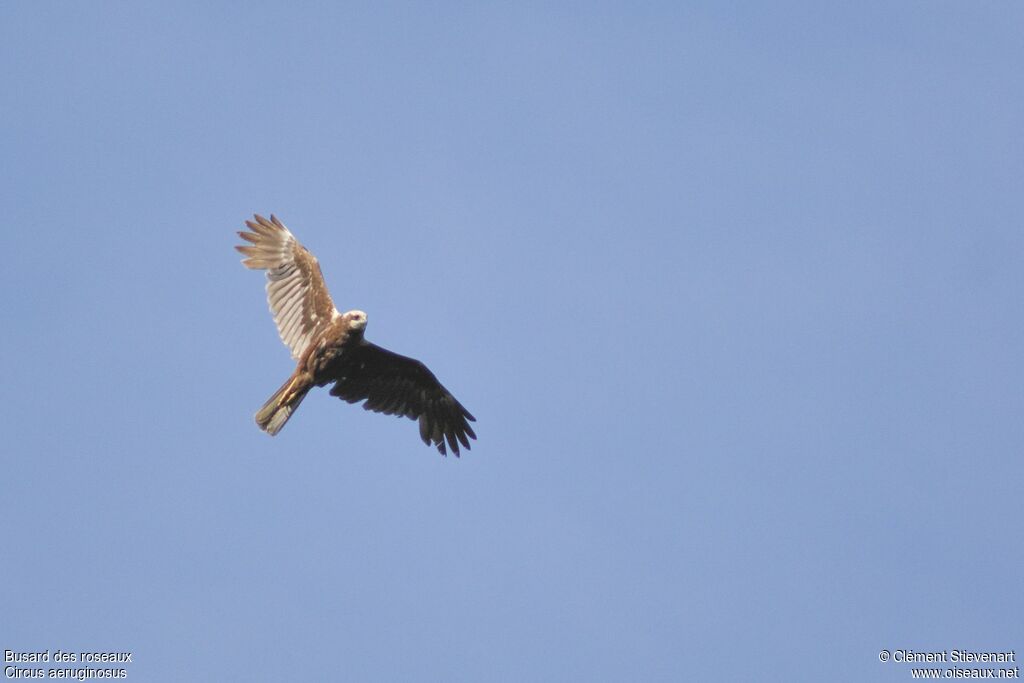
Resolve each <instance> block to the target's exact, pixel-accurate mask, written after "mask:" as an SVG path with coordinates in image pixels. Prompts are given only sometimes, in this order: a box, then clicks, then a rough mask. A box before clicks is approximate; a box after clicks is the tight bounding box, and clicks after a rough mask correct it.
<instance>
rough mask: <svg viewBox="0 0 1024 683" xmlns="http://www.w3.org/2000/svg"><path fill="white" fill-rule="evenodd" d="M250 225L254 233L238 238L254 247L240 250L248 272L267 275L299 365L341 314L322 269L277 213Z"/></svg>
mask: <svg viewBox="0 0 1024 683" xmlns="http://www.w3.org/2000/svg"><path fill="white" fill-rule="evenodd" d="M254 218H255V220H254V221H246V222H245V224H246V225H247V226H249V229H250V230H251V231H252V232H239V233H238V235H239V236H240V237H241V238H242V239H244V240H246V241H248V242H252V244H251V245H243V246H238V247H235V249H237V250H238V251H240V252H242V253H243V254H245V255H246V256H248V257H249V258H247V259H243V260H242V263H243V264H244V265H245V266H246V267H247V268H255V269H265V270H266V271H267V302H268V303H269V304H270V312H271V313H273V315H274V322H275V323H276V324H277V331H278V333H279V334H280V335H281V341H283V342H284V343H285V345H286V346H287V347H288V348H289V349H291V352H292V358H294V359H295V360H299V358H301V357H302V353H303V352H304V351H305V350H306V347H307V346H308V345H309V342H310V341H311V340H312V339H313V338H315V337H316V334H317V333H318V332H319V331H320V330H321V329H322V328H323V326H324V325H327V324H328V323H330V322H331V320H332V319H333V318H334V317H335V316H337V315H338V311H337V309H335V307H334V302H333V301H331V295H330V293H329V292H328V291H327V284H326V283H325V282H324V276H323V273H321V272H320V264H319V263H317V260H316V257H315V256H313V254H311V253H310V252H309V250H308V249H306V248H305V247H304V246H302V245H301V244H299V241H298V240H297V239H295V236H294V235H292V233H291V232H289V231H288V228H286V227H284V223H282V222H281V221H279V220H278V219H277V217H276V216H274V215H273V214H271V215H270V220H269V221H268V220H267V219H266V218H264V217H263V216H260V215H259V214H257V215H256V216H254Z"/></svg>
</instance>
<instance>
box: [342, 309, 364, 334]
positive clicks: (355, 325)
mask: <svg viewBox="0 0 1024 683" xmlns="http://www.w3.org/2000/svg"><path fill="white" fill-rule="evenodd" d="M345 318H346V319H347V320H348V328H349V329H350V330H358V331H359V332H362V331H363V330H365V329H366V314H365V313H363V312H362V311H349V312H348V313H346V314H345Z"/></svg>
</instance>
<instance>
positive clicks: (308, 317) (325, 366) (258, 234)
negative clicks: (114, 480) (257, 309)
mask: <svg viewBox="0 0 1024 683" xmlns="http://www.w3.org/2000/svg"><path fill="white" fill-rule="evenodd" d="M246 225H247V226H248V227H249V229H250V230H251V231H252V232H239V233H238V234H239V235H240V236H241V237H242V238H243V239H245V240H246V241H248V242H251V243H252V244H251V245H243V246H238V247H235V248H236V249H238V251H240V252H242V253H243V254H245V255H246V256H248V258H246V259H244V260H243V261H242V263H243V264H245V266H246V267H248V268H256V269H265V270H266V271H267V300H268V303H269V304H270V311H271V313H273V315H274V322H275V323H277V329H278V332H279V333H280V335H281V340H282V341H283V342H284V343H285V345H287V346H288V347H289V348H290V349H291V352H292V357H293V358H294V359H295V360H296V362H297V364H296V367H295V372H293V373H292V375H291V377H289V378H288V380H287V381H286V382H285V383H284V384H283V385H281V388H280V389H278V390H277V391H276V392H275V393H274V395H273V396H271V397H270V399H269V400H267V402H266V403H265V404H264V405H263V407H262V408H260V410H259V411H258V412H257V413H256V424H257V425H259V427H260V429H262V430H264V431H265V432H267V433H268V434H270V435H271V436H273V435H275V434H277V433H278V432H279V431H280V430H281V428H282V427H284V425H285V423H286V422H287V421H288V418H290V417H291V415H292V413H294V412H295V409H296V408H298V406H299V404H300V403H301V402H302V399H303V398H305V396H306V394H307V393H308V392H309V391H310V389H312V388H313V387H315V386H324V385H326V384H329V383H331V382H334V387H332V389H331V395H333V396H337V397H339V398H342V399H344V400H346V401H348V402H349V403H356V402H358V401H362V400H365V401H366V403H365V404H364V406H363V407H364V408H366V409H367V410H373V411H376V412H380V413H385V414H388V415H400V416H404V417H409V418H412V419H415V420H418V421H419V426H420V438H422V439H423V441H424V443H426V444H428V445H430V444H431V443H432V444H433V445H434V446H436V447H437V449H438V451H440V452H441V453H442V454H445V453H446V452H447V449H446V445H445V442H446V441H447V446H448V447H450V448H451V449H452V451H453V452H454V453H455V455H459V444H460V443H461V444H462V445H463V446H464V447H465V448H466V449H469V447H470V446H469V439H470V438H472V439H475V438H476V434H474V433H473V429H472V428H471V427H470V426H469V423H468V422H467V420H470V421H472V420H474V419H475V418H474V417H473V416H472V415H471V414H470V413H469V411H467V410H466V409H465V408H464V407H463V406H462V404H460V403H459V402H458V401H457V400H455V397H454V396H452V395H451V393H450V392H449V391H448V390H447V389H445V388H444V387H443V386H442V385H441V383H440V382H438V381H437V378H436V377H435V376H434V374H433V373H432V372H430V370H428V369H427V367H426V366H425V365H423V363H421V362H419V361H417V360H414V359H412V358H407V357H405V356H401V355H399V354H397V353H393V352H391V351H388V350H386V349H382V348H381V347H379V346H377V345H376V344H372V343H370V342H368V341H366V339H365V338H364V337H363V332H364V330H365V329H366V314H365V313H363V312H362V311H358V310H353V311H348V312H347V313H344V314H342V313H339V312H338V310H337V309H336V308H335V307H334V303H333V302H332V300H331V297H330V294H329V293H328V291H327V286H326V284H325V283H324V280H323V274H322V273H321V272H320V265H319V264H318V263H317V260H316V258H315V257H314V256H313V254H311V253H310V252H309V250H307V249H306V248H305V247H303V246H302V245H301V244H299V242H298V240H296V239H295V237H294V236H293V235H292V234H291V232H289V230H288V228H286V227H285V226H284V224H283V223H281V222H280V221H279V220H278V219H277V218H276V217H275V216H273V215H271V217H270V220H269V221H268V220H267V219H265V218H263V217H262V216H259V215H257V216H255V222H254V221H246ZM467 437H468V438H467Z"/></svg>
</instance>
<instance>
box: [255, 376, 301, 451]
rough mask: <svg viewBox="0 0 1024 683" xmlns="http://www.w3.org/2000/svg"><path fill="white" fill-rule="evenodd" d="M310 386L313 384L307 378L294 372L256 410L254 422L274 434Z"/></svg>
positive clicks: (279, 429)
mask: <svg viewBox="0 0 1024 683" xmlns="http://www.w3.org/2000/svg"><path fill="white" fill-rule="evenodd" d="M312 388H313V384H312V383H311V382H309V381H308V378H307V377H305V376H303V375H300V374H299V373H298V372H296V373H295V374H294V375H292V376H291V377H289V378H288V381H287V382H285V383H284V384H282V385H281V388H280V389H278V390H277V391H275V392H274V395H273V396H271V397H270V398H269V399H267V402H266V403H264V404H263V407H262V408H260V409H259V410H258V411H256V424H257V425H259V428H260V429H262V430H263V431H265V432H266V433H267V434H270V435H271V436H274V435H275V434H277V433H278V432H279V431H281V428H282V427H284V424H285V422H287V421H288V418H290V417H291V416H292V413H294V412H295V409H296V408H298V407H299V404H300V403H302V399H304V398H306V394H307V393H309V390H310V389H312Z"/></svg>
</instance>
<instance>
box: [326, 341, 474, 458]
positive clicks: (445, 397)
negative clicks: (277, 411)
mask: <svg viewBox="0 0 1024 683" xmlns="http://www.w3.org/2000/svg"><path fill="white" fill-rule="evenodd" d="M328 374H329V376H330V377H331V379H332V380H335V384H334V387H333V388H332V389H331V395H332V396H337V397H339V398H342V399H344V400H346V401H348V402H349V403H356V402H358V401H362V400H363V399H365V400H366V403H365V404H364V405H363V407H364V408H366V409H367V410H373V411H375V412H378V413H384V414H385V415H401V416H404V417H408V418H411V419H413V420H419V425H420V438H421V439H423V443H425V444H427V445H428V446H429V445H430V444H431V443H433V444H434V446H436V447H437V450H438V451H440V452H441V454H442V455H445V454H447V450H446V447H445V441H446V440H447V445H448V447H450V448H451V449H452V452H453V453H455V455H456V456H458V455H459V444H460V443H461V444H462V445H463V446H464V447H465V448H466V449H467V450H469V439H475V438H476V434H474V433H473V428H472V427H470V426H469V422H467V420H469V421H475V420H476V418H474V417H473V416H472V415H470V414H469V411H468V410H466V409H465V408H464V407H462V404H461V403H459V402H458V401H457V400H455V397H454V396H452V395H451V393H450V392H449V391H448V390H447V389H445V388H444V387H443V386H442V385H441V383H440V382H438V381H437V377H435V376H434V373H432V372H431V371H430V370H429V369H427V366H425V365H424V364H423V363H421V362H419V361H418V360H414V359H412V358H406V357H405V356H401V355H399V354H397V353H393V352H391V351H388V350H387V349H382V348H381V347H379V346H377V345H376V344H371V343H370V342H367V341H363V342H362V343H361V344H359V345H358V346H354V347H352V348H350V349H348V350H346V352H345V353H343V354H342V355H341V357H340V358H339V359H338V360H337V361H335V362H334V363H333V364H332V365H331V367H330V368H329V370H328ZM328 381H331V380H328ZM467 437H468V438H467Z"/></svg>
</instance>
